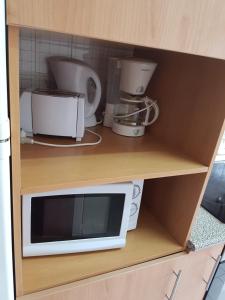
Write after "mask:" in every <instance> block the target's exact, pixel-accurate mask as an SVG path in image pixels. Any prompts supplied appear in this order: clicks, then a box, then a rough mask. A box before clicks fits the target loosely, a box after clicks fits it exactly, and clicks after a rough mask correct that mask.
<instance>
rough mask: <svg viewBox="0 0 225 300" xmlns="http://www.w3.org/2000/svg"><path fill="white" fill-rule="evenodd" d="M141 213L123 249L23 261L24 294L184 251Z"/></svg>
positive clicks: (152, 218) (148, 216)
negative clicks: (137, 223) (136, 226)
mask: <svg viewBox="0 0 225 300" xmlns="http://www.w3.org/2000/svg"><path fill="white" fill-rule="evenodd" d="M142 212H143V214H142V215H141V217H140V222H139V225H138V228H137V229H136V230H133V231H130V232H128V235H127V244H126V247H125V248H123V249H117V250H108V251H99V252H92V253H91V252H90V253H78V254H69V255H57V256H44V257H31V258H24V259H23V278H24V280H23V283H24V293H25V294H28V293H32V292H35V291H39V290H43V289H47V288H51V287H54V286H57V285H62V284H66V283H70V282H73V281H76V280H80V279H83V278H88V277H91V276H95V275H98V274H103V273H106V272H110V271H113V270H117V269H121V268H125V267H128V266H132V265H135V264H139V263H142V262H145V261H149V260H152V259H156V258H159V257H163V256H166V255H169V254H173V253H176V252H180V251H182V250H183V249H184V247H182V246H181V245H179V244H178V243H177V242H176V241H175V240H174V239H173V238H172V237H171V236H170V235H169V234H168V233H167V231H166V230H165V229H164V228H163V227H162V226H161V225H160V224H159V223H158V221H157V220H156V219H155V218H154V217H152V215H151V214H149V213H148V212H147V210H146V209H142Z"/></svg>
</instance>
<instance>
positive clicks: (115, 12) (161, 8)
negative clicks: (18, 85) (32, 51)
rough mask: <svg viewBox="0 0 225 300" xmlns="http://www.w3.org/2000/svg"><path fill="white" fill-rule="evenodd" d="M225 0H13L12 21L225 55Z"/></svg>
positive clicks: (9, 14) (10, 6) (10, 3)
mask: <svg viewBox="0 0 225 300" xmlns="http://www.w3.org/2000/svg"><path fill="white" fill-rule="evenodd" d="M224 15H225V2H224V1H223V0H198V1H195V0H170V1H165V0H121V1H114V0H105V1H103V0H92V1H90V0H57V1H55V0H48V1H46V0H38V1H36V0H17V1H15V0H8V1H7V23H8V24H10V25H18V26H25V27H33V28H38V29H45V30H49V31H58V32H64V33H69V34H74V35H82V36H86V37H93V38H98V39H105V40H111V41H117V42H123V43H129V44H135V45H141V46H148V47H153V48H161V49H167V50H173V51H179V52H186V53H193V54H199V55H205V56H211V57H218V58H223V59H224V58H225V39H224V38H223V37H224V28H225V18H224Z"/></svg>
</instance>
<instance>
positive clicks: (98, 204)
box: [72, 194, 125, 239]
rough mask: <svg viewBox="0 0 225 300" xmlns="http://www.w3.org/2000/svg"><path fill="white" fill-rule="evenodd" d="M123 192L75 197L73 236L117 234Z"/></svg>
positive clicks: (118, 231)
mask: <svg viewBox="0 0 225 300" xmlns="http://www.w3.org/2000/svg"><path fill="white" fill-rule="evenodd" d="M124 203H125V194H90V195H84V197H76V199H75V203H74V214H73V216H74V219H73V230H72V232H73V233H72V235H73V237H74V238H83V239H85V238H100V237H110V236H118V235H119V234H120V228H121V223H122V217H123V210H124Z"/></svg>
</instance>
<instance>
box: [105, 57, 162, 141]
mask: <svg viewBox="0 0 225 300" xmlns="http://www.w3.org/2000/svg"><path fill="white" fill-rule="evenodd" d="M110 64H111V70H110V69H109V72H110V74H115V75H116V76H115V78H111V82H108V84H109V85H113V86H114V88H113V90H112V89H111V90H110V89H109V90H108V91H109V93H107V104H106V113H105V120H104V125H106V126H110V127H112V131H113V132H115V133H117V134H120V135H124V136H131V137H137V136H143V135H144V132H145V127H146V126H149V125H151V124H153V123H154V122H155V121H156V119H157V118H158V115H159V108H158V105H157V103H156V101H154V100H152V99H150V98H149V97H147V96H145V92H146V89H147V86H148V84H149V81H150V79H151V77H152V75H153V73H154V71H155V69H156V66H157V64H156V63H155V62H152V61H147V60H142V59H138V58H126V59H116V58H113V59H111V60H110ZM112 68H113V69H114V70H112ZM110 113H111V115H110ZM110 116H111V117H110Z"/></svg>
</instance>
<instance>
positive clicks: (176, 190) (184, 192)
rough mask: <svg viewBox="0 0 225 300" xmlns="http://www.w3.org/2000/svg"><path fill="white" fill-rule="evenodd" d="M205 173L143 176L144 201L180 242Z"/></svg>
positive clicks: (193, 212) (187, 231) (184, 233)
mask: <svg viewBox="0 0 225 300" xmlns="http://www.w3.org/2000/svg"><path fill="white" fill-rule="evenodd" d="M205 178H206V174H197V175H190V176H189V175H188V176H179V177H170V178H162V179H155V180H146V181H145V185H144V194H143V201H144V202H145V203H146V204H147V205H148V206H149V208H150V210H151V213H152V214H154V215H155V216H156V218H157V220H159V222H161V224H163V225H164V226H165V228H166V229H167V230H168V232H169V233H170V234H171V235H172V236H173V237H174V238H175V239H176V240H177V241H178V242H179V243H181V244H182V245H184V246H185V244H186V241H187V239H188V235H189V230H190V227H191V224H192V219H193V216H194V214H195V211H196V209H197V207H198V199H200V195H201V191H202V187H203V184H204V181H205Z"/></svg>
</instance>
